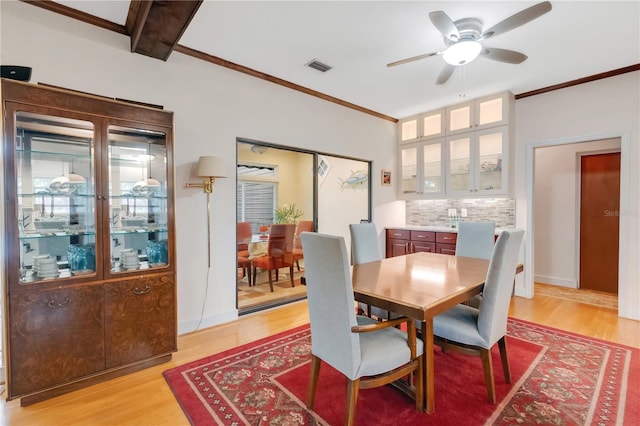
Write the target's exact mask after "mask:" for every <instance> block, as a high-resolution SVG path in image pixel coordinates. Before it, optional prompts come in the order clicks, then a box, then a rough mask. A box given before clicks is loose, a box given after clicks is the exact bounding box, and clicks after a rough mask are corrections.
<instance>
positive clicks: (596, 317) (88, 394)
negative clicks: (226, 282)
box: [0, 295, 640, 426]
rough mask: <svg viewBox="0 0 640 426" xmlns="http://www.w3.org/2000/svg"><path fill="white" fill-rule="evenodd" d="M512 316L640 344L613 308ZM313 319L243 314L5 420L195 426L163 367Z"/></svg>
mask: <svg viewBox="0 0 640 426" xmlns="http://www.w3.org/2000/svg"><path fill="white" fill-rule="evenodd" d="M510 315H511V316H512V317H515V318H520V319H523V320H528V321H533V322H537V323H540V324H544V325H547V326H551V327H556V328H559V329H562V330H567V331H572V332H575V333H580V334H584V335H587V336H592V337H597V338H600V339H604V340H609V341H613V342H618V343H622V344H626V345H630V346H635V347H640V321H632V320H625V319H621V318H618V316H617V312H616V311H615V310H613V309H608V308H602V307H597V306H593V305H588V304H583V303H578V302H574V301H570V300H565V299H560V298H554V297H550V296H543V295H537V296H536V297H534V298H533V299H524V298H520V297H514V298H513V301H512V304H511V310H510ZM308 321H309V318H308V312H307V304H306V301H302V302H295V303H292V304H290V305H286V306H283V307H279V308H275V309H272V310H270V311H265V312H259V313H255V314H250V315H247V316H244V317H241V318H240V319H239V320H237V321H234V322H232V323H228V324H223V325H219V326H216V327H212V328H209V329H206V330H201V331H198V332H194V333H191V334H188V335H183V336H180V337H179V338H178V348H179V351H178V352H177V353H175V354H174V357H173V360H172V361H171V362H169V363H166V364H162V365H159V366H155V367H152V368H149V369H147V370H144V371H139V372H136V373H133V374H130V375H128V376H125V377H120V378H117V379H114V380H111V381H109V382H105V383H101V384H98V385H94V386H92V387H89V388H86V389H82V390H79V391H76V392H73V393H70V394H67V395H62V396H59V397H56V398H53V399H51V400H48V401H44V402H41V403H38V404H34V405H32V406H29V407H24V408H22V407H20V403H19V401H18V400H13V401H8V402H7V401H0V424H2V425H29V426H34V425H56V426H61V425H92V426H93V425H170V426H179V425H188V424H189V422H188V420H187V419H186V417H185V416H184V414H183V412H182V409H181V408H180V406H179V405H178V403H177V402H176V400H175V398H174V397H173V394H172V392H171V390H170V389H169V387H168V386H167V384H166V382H165V380H164V379H163V377H162V371H164V370H166V369H169V368H171V367H174V366H178V365H181V364H184V363H187V362H189V361H193V360H196V359H200V358H203V357H205V356H207V355H211V354H214V353H217V352H221V351H224V350H227V349H231V348H233V347H235V346H238V345H242V344H244V343H249V342H252V341H254V340H257V339H260V338H262V337H266V336H269V335H272V334H275V333H278V332H281V331H285V330H288V329H290V328H293V327H295V326H298V325H302V324H305V323H307V322H308Z"/></svg>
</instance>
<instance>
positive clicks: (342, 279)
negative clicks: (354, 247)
mask: <svg viewBox="0 0 640 426" xmlns="http://www.w3.org/2000/svg"><path fill="white" fill-rule="evenodd" d="M300 238H301V239H302V247H303V248H304V252H305V254H306V258H305V271H306V277H307V300H308V305H309V319H310V323H311V354H312V355H311V377H310V381H309V388H308V393H307V407H308V408H309V409H313V406H314V401H315V395H316V387H317V384H318V376H319V373H320V364H321V363H322V361H324V362H325V363H327V364H329V365H330V366H332V367H333V368H335V369H336V370H338V371H339V372H340V373H342V374H343V375H345V376H346V378H347V380H348V382H347V412H346V421H345V424H347V425H352V424H353V422H354V419H355V409H356V402H357V399H358V390H359V389H368V388H373V387H379V386H382V385H385V384H388V383H391V382H392V381H395V380H398V379H401V378H403V377H405V376H413V375H415V377H414V380H413V382H414V386H415V391H414V396H415V401H416V409H418V410H423V409H424V397H423V377H422V376H423V375H422V351H423V349H422V346H423V344H422V342H421V341H420V340H419V339H417V338H416V332H415V326H414V324H413V320H412V319H410V318H406V317H402V318H398V319H395V320H392V321H385V322H377V321H375V320H373V319H371V318H368V317H364V316H357V315H356V313H355V311H354V309H353V305H354V296H353V284H352V282H351V272H350V270H349V259H348V256H347V248H346V245H345V242H344V238H342V237H338V236H332V235H326V234H317V233H312V232H303V233H302V234H301V235H300ZM404 322H406V323H408V324H407V330H408V334H407V333H405V332H403V331H401V330H399V329H398V328H395V327H394V326H397V325H399V324H401V323H404ZM327 397H329V398H333V395H328V396H327Z"/></svg>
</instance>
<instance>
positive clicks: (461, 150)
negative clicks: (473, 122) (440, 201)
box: [447, 135, 472, 194]
mask: <svg viewBox="0 0 640 426" xmlns="http://www.w3.org/2000/svg"><path fill="white" fill-rule="evenodd" d="M448 145H449V167H448V181H447V185H448V188H447V192H448V193H458V194H468V193H469V192H470V191H471V190H472V174H471V147H472V145H471V136H470V135H469V136H464V137H459V138H452V139H449V141H448Z"/></svg>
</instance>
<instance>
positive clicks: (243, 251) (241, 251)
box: [236, 222, 252, 257]
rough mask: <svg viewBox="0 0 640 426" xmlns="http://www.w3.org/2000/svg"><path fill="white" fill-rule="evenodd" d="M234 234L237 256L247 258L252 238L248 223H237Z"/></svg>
mask: <svg viewBox="0 0 640 426" xmlns="http://www.w3.org/2000/svg"><path fill="white" fill-rule="evenodd" d="M236 232H237V234H236V239H237V244H238V256H241V257H249V243H250V242H251V237H252V231H251V224H250V223H249V222H238V225H237V231H236Z"/></svg>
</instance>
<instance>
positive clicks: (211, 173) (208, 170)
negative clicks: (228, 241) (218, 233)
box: [186, 157, 227, 267]
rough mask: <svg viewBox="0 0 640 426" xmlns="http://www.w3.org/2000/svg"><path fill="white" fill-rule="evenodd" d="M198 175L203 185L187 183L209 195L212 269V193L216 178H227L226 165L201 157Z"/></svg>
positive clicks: (209, 246)
mask: <svg viewBox="0 0 640 426" xmlns="http://www.w3.org/2000/svg"><path fill="white" fill-rule="evenodd" d="M196 174H197V175H198V176H199V177H203V178H204V181H203V182H202V183H190V182H187V185H186V187H187V188H202V189H204V192H205V193H206V194H207V260H208V264H209V267H211V193H212V192H213V184H214V182H215V181H216V178H226V177H227V176H226V173H225V170H224V164H223V163H222V160H221V159H220V158H218V157H200V159H199V160H198V167H197V169H196Z"/></svg>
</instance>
